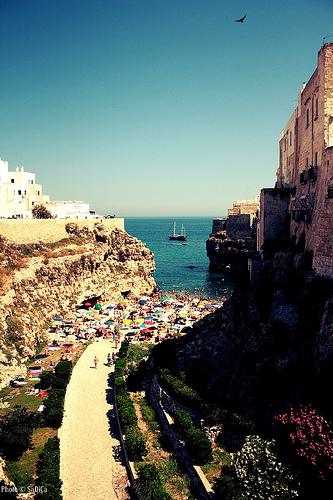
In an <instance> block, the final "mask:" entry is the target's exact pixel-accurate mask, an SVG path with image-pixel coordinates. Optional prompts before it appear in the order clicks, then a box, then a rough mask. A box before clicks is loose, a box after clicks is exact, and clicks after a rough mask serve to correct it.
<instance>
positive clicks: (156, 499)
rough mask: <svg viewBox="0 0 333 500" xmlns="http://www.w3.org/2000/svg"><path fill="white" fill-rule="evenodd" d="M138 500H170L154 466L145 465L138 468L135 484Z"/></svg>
mask: <svg viewBox="0 0 333 500" xmlns="http://www.w3.org/2000/svg"><path fill="white" fill-rule="evenodd" d="M135 489H136V494H137V498H138V500H171V497H170V495H169V494H168V493H167V492H166V490H165V489H164V486H163V483H162V481H161V478H160V475H159V473H158V470H157V469H156V467H155V465H152V464H145V465H142V466H141V467H140V468H139V472H138V479H137V480H136V484H135Z"/></svg>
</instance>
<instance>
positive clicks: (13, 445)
mask: <svg viewBox="0 0 333 500" xmlns="http://www.w3.org/2000/svg"><path fill="white" fill-rule="evenodd" d="M38 423H39V415H37V414H35V413H33V412H30V411H28V410H27V409H26V408H22V407H20V406H18V407H16V408H15V409H14V410H13V411H12V412H10V413H8V414H7V415H5V416H4V417H1V419H0V452H1V454H2V455H3V456H4V457H5V458H7V459H11V460H15V459H17V458H19V457H20V456H21V455H22V453H23V452H24V451H26V450H28V449H29V448H30V447H31V445H32V439H31V438H32V431H33V429H34V428H35V427H37V426H38Z"/></svg>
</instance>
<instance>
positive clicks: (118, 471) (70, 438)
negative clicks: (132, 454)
mask: <svg viewBox="0 0 333 500" xmlns="http://www.w3.org/2000/svg"><path fill="white" fill-rule="evenodd" d="M112 345H113V344H111V343H110V341H108V340H101V341H95V342H94V343H93V344H91V345H89V346H88V347H87V349H86V350H85V351H84V353H83V354H82V356H81V358H80V359H79V361H78V362H77V364H76V365H75V367H74V370H73V374H72V377H71V380H70V383H69V385H68V387H67V392H66V399H65V413H64V419H63V424H62V427H61V429H60V431H59V437H60V476H61V479H62V481H63V488H62V492H63V499H64V500H91V499H94V500H106V499H107V500H113V499H121V500H122V499H125V498H128V496H127V494H126V493H125V487H126V485H127V475H126V470H125V468H124V466H123V465H122V464H121V463H120V462H119V461H118V460H116V458H115V456H116V453H115V451H116V450H118V449H119V446H120V443H119V441H118V439H116V438H115V437H114V436H113V435H112V437H111V435H110V431H109V419H108V413H109V412H110V409H111V408H112V406H111V405H110V404H108V402H107V400H106V394H107V390H108V389H109V387H108V376H109V373H110V372H111V371H112V370H113V368H110V367H107V366H105V364H104V363H106V357H107V354H108V352H112V351H113V350H114V349H113V348H112ZM95 355H96V356H97V358H98V359H99V362H98V366H97V368H96V369H95V368H92V366H93V359H94V356H95Z"/></svg>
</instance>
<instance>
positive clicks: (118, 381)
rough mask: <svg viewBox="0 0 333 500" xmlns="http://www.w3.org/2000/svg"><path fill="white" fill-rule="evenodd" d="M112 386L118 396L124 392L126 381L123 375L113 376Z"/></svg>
mask: <svg viewBox="0 0 333 500" xmlns="http://www.w3.org/2000/svg"><path fill="white" fill-rule="evenodd" d="M114 388H115V391H116V394H118V395H119V396H120V395H122V394H126V382H125V380H124V379H123V377H115V379H114Z"/></svg>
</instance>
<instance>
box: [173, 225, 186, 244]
mask: <svg viewBox="0 0 333 500" xmlns="http://www.w3.org/2000/svg"><path fill="white" fill-rule="evenodd" d="M169 240H172V241H186V240H187V236H186V233H185V228H184V224H182V229H181V232H180V233H179V234H177V233H176V223H175V222H174V223H173V234H169Z"/></svg>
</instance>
